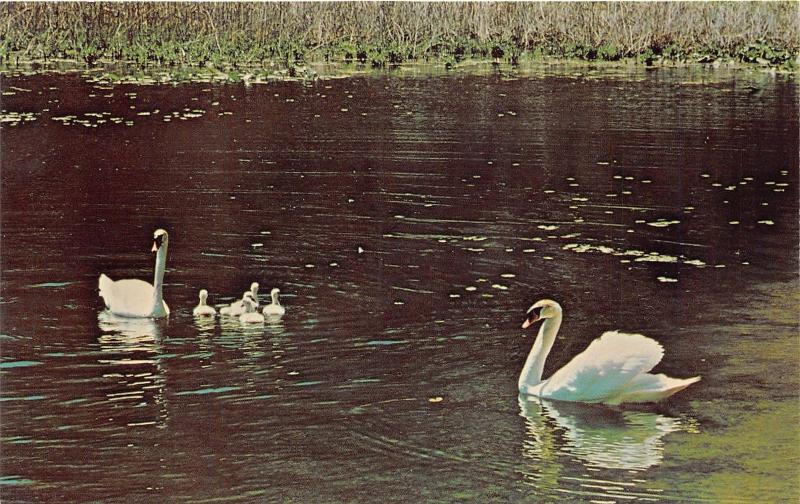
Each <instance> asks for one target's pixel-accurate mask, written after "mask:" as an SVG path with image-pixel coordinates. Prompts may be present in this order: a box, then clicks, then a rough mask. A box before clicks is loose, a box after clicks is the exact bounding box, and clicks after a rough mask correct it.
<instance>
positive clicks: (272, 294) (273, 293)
mask: <svg viewBox="0 0 800 504" xmlns="http://www.w3.org/2000/svg"><path fill="white" fill-rule="evenodd" d="M280 293H281V290H280V289H279V288H277V287H275V288H273V289H272V290H271V291H269V295H270V296H272V297H277V296H278V294H280Z"/></svg>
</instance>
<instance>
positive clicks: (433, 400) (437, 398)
mask: <svg viewBox="0 0 800 504" xmlns="http://www.w3.org/2000/svg"><path fill="white" fill-rule="evenodd" d="M443 400H444V398H443V397H441V396H435V397H429V398H428V402H430V403H439V402H442V401H443Z"/></svg>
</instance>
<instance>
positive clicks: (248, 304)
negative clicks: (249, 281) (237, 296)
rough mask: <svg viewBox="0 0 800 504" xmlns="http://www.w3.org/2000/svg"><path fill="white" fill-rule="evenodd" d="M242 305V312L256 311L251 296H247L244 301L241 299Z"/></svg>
mask: <svg viewBox="0 0 800 504" xmlns="http://www.w3.org/2000/svg"><path fill="white" fill-rule="evenodd" d="M242 303H244V310H245V311H246V312H247V313H251V312H254V311H256V302H255V301H254V300H253V295H252V294H251V295H249V296H245V297H244V299H242Z"/></svg>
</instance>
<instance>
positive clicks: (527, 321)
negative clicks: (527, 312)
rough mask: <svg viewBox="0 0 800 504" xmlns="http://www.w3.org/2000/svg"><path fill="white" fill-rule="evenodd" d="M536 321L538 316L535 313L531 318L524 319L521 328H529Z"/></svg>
mask: <svg viewBox="0 0 800 504" xmlns="http://www.w3.org/2000/svg"><path fill="white" fill-rule="evenodd" d="M537 320H539V315H536V314H535V313H531V316H530V317H528V318H526V319H525V322H523V323H522V328H523V329H527V328H529V327H530V326H531V325H533V323H534V322H536V321H537Z"/></svg>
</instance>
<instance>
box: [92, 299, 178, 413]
mask: <svg viewBox="0 0 800 504" xmlns="http://www.w3.org/2000/svg"><path fill="white" fill-rule="evenodd" d="M165 324H166V322H165V321H155V320H153V319H149V318H130V317H120V316H117V315H114V314H113V313H111V312H110V311H108V310H104V311H102V312H100V313H99V314H98V316H97V326H98V328H99V329H100V331H101V334H100V336H99V337H98V338H97V339H98V343H99V344H100V351H101V353H102V356H101V357H99V358H98V360H97V362H98V363H100V364H103V365H105V366H107V370H106V371H105V372H104V374H103V377H104V378H108V379H111V380H113V381H114V386H113V388H111V389H110V390H108V391H107V392H106V401H107V402H108V403H109V404H110V405H113V408H114V409H117V408H120V407H122V408H125V407H127V408H128V409H129V412H128V414H126V415H121V414H119V413H117V414H115V415H114V416H115V417H117V416H119V417H121V418H124V419H125V420H127V422H128V426H129V427H135V426H144V425H156V426H158V427H162V428H163V427H164V426H166V420H167V416H168V415H167V403H166V394H165V390H164V388H165V378H164V368H163V364H162V362H161V359H160V356H161V354H162V348H161V331H162V328H163V327H164V326H165ZM148 405H153V406H155V407H156V411H155V414H154V415H153V416H150V415H148V416H147V417H143V416H142V415H145V414H147V413H149V412H150V411H152V410H151V409H150V408H146V407H144V406H148Z"/></svg>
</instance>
